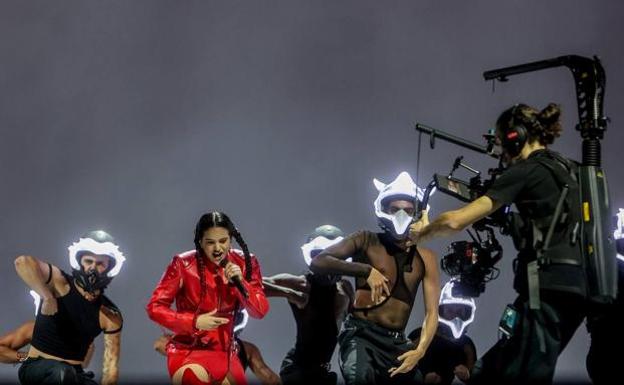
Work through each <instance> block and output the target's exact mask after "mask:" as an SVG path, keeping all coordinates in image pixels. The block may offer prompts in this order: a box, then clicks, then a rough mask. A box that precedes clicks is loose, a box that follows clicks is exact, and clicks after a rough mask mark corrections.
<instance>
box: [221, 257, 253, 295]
mask: <svg viewBox="0 0 624 385" xmlns="http://www.w3.org/2000/svg"><path fill="white" fill-rule="evenodd" d="M229 262H230V261H229V259H228V258H227V257H225V258H223V259H222V260H221V262H219V266H221V267H222V268H225V266H227V264H228V263H229ZM230 282H231V283H232V284H233V285H234V286H236V288H237V289H238V291H240V293H241V294H242V295H243V297H245V298H249V293H247V289H245V286H243V283H242V282H241V280H240V277H239V276H237V275H235V276H234V277H232V278H231V279H230Z"/></svg>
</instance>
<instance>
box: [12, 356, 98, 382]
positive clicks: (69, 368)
mask: <svg viewBox="0 0 624 385" xmlns="http://www.w3.org/2000/svg"><path fill="white" fill-rule="evenodd" d="M18 376H19V380H20V383H21V384H22V385H97V382H95V381H93V373H92V372H85V371H84V370H83V369H82V366H80V365H70V364H68V363H65V362H62V361H56V360H48V359H44V358H29V359H27V360H26V361H24V363H22V365H21V366H20V368H19V371H18Z"/></svg>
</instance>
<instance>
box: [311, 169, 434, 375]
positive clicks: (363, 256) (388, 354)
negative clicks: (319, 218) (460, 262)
mask: <svg viewBox="0 0 624 385" xmlns="http://www.w3.org/2000/svg"><path fill="white" fill-rule="evenodd" d="M374 182H375V186H376V187H377V190H378V191H379V195H378V196H377V199H376V200H375V202H374V207H375V214H376V215H377V218H378V222H379V224H380V226H381V228H382V229H383V230H384V232H383V233H377V234H376V233H372V232H370V231H359V232H356V233H354V234H351V235H350V236H348V237H347V238H345V239H343V240H342V241H340V242H339V243H337V244H335V245H332V246H330V247H328V248H326V249H325V250H324V251H322V252H321V253H320V254H319V255H318V256H317V257H316V258H314V259H313V260H312V263H311V264H310V269H311V270H312V271H313V272H314V273H315V274H338V275H346V276H352V277H356V294H355V301H354V304H353V308H352V310H351V314H350V315H349V316H348V317H347V319H346V321H345V323H344V327H343V330H342V332H341V333H340V336H339V344H340V356H341V365H342V366H341V369H342V375H343V377H344V378H345V382H346V384H347V385H354V384H358V385H359V384H371V383H376V384H385V383H392V384H394V383H414V381H420V380H421V376H420V373H419V372H418V370H417V369H416V364H417V363H418V361H420V359H421V358H422V357H423V355H424V354H425V351H426V350H427V347H428V346H429V343H431V339H432V338H433V335H434V334H435V331H436V328H437V323H438V299H439V296H440V283H439V273H438V266H437V257H436V256H435V254H434V253H433V252H432V251H430V250H427V249H424V248H421V247H416V246H411V247H410V246H408V245H407V235H408V228H409V225H410V224H411V223H413V222H414V221H416V220H417V218H421V214H423V216H422V218H421V219H420V220H419V221H418V223H419V225H421V226H422V225H423V224H424V223H426V213H419V212H417V205H418V194H419V192H418V191H417V187H416V184H415V183H414V181H413V180H412V178H411V177H410V176H409V174H408V173H406V172H402V173H401V174H399V176H398V177H397V178H396V179H395V180H394V181H393V182H392V183H389V184H387V185H386V184H383V183H381V182H379V181H378V180H375V181H374ZM420 194H422V192H420ZM421 196H422V195H421ZM350 257H352V258H353V261H352V262H349V261H347V259H348V258H350ZM421 282H422V283H423V297H424V304H425V319H424V323H423V332H422V335H421V338H420V341H419V343H418V346H416V347H414V346H413V344H412V343H411V342H410V341H409V340H408V339H407V338H406V337H405V334H404V330H405V326H406V325H407V321H408V319H409V316H410V313H411V311H412V307H413V305H414V300H415V298H416V294H417V292H418V287H419V285H420V283H421ZM390 288H392V289H390Z"/></svg>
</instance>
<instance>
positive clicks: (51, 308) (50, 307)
mask: <svg viewBox="0 0 624 385" xmlns="http://www.w3.org/2000/svg"><path fill="white" fill-rule="evenodd" d="M57 311H58V303H57V302H56V298H54V297H48V298H44V299H43V302H42V303H41V314H43V315H54V314H56V312H57Z"/></svg>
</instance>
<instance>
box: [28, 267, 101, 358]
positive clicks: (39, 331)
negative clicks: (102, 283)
mask: <svg viewBox="0 0 624 385" xmlns="http://www.w3.org/2000/svg"><path fill="white" fill-rule="evenodd" d="M62 273H63V276H64V277H65V279H66V280H67V282H68V283H69V292H68V293H67V294H66V295H64V296H62V297H59V298H57V299H56V301H57V303H58V312H56V314H54V315H52V316H46V315H43V314H41V304H40V305H39V308H38V309H37V318H36V320H35V328H34V330H33V337H32V342H31V345H32V346H33V347H35V348H36V349H38V350H40V351H42V352H43V353H46V354H50V355H53V356H56V357H60V358H64V359H66V360H76V361H82V360H83V359H84V358H85V355H86V354H87V350H88V349H89V345H91V342H93V339H94V338H95V337H97V336H98V335H99V334H100V333H101V332H102V329H101V327H100V307H101V306H102V301H103V299H102V298H103V297H102V295H100V296H98V298H97V299H95V300H94V301H92V302H89V301H87V300H86V299H85V298H84V297H83V296H82V295H81V294H80V293H79V292H78V290H77V289H76V286H75V285H74V279H73V278H72V277H71V276H70V275H68V274H67V273H65V272H64V271H62Z"/></svg>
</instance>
